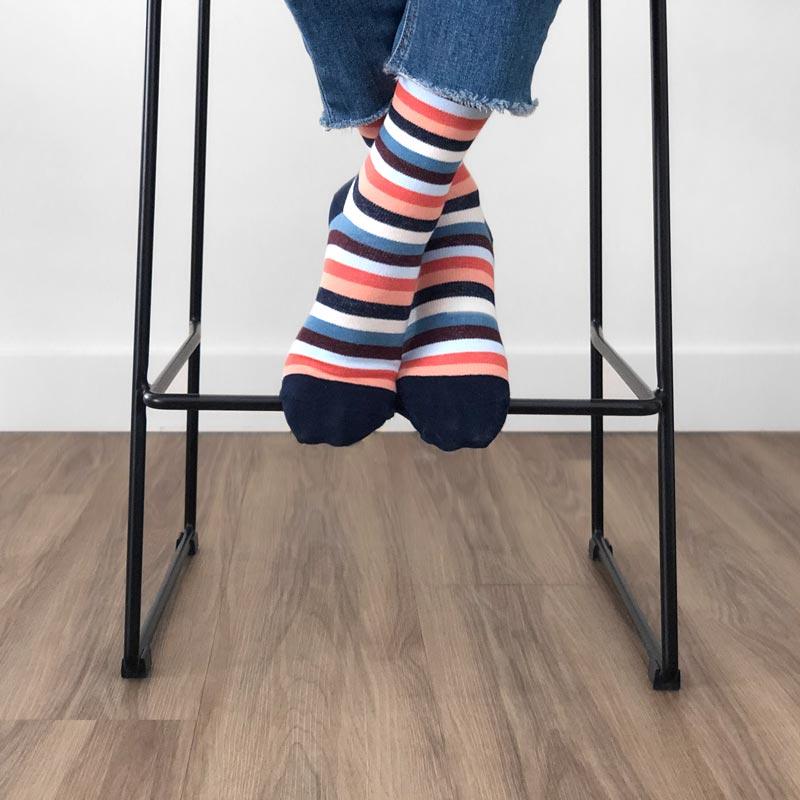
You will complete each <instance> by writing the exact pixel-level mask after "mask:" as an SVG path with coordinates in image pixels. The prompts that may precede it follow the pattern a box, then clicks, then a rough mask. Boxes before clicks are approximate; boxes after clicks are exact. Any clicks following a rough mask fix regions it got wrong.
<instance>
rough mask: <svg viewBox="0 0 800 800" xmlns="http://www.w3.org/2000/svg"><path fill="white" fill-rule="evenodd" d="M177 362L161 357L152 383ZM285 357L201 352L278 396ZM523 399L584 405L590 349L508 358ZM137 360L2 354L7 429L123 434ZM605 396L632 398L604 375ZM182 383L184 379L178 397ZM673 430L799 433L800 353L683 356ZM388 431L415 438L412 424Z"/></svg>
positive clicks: (224, 423) (565, 425) (279, 420)
mask: <svg viewBox="0 0 800 800" xmlns="http://www.w3.org/2000/svg"><path fill="white" fill-rule="evenodd" d="M619 349H620V351H621V352H622V353H623V354H624V356H625V357H626V358H628V359H629V361H630V363H631V364H632V366H634V368H636V369H638V370H640V374H641V375H642V376H643V377H644V378H645V379H646V380H649V381H652V380H653V375H654V367H653V356H652V349H651V348H645V347H639V346H637V347H631V348H624V347H620V348H619ZM169 355H170V353H168V352H167V351H165V350H157V351H155V352H154V353H153V356H152V358H151V363H152V364H153V367H154V370H153V371H152V372H151V375H153V374H155V371H157V370H158V369H159V368H160V366H161V365H162V364H163V362H164V361H165V360H166V358H168V357H169ZM282 361H283V353H282V352H277V351H269V350H257V349H255V348H254V349H241V350H222V349H216V350H215V349H213V348H207V349H205V350H204V351H203V382H202V383H203V391H214V392H222V393H224V392H237V393H243V394H262V393H270V392H275V391H277V388H278V385H279V380H280V370H281V364H282ZM510 362H511V375H512V388H513V394H514V395H515V396H517V397H535V396H539V397H569V396H574V397H585V396H587V392H588V356H587V351H586V348H583V347H581V348H579V347H564V348H549V349H548V348H542V349H513V348H512V349H511V350H510ZM130 368H131V357H130V353H129V352H126V351H121V350H114V351H110V350H109V351H104V350H94V351H87V350H70V349H64V350H60V351H56V350H52V349H51V350H44V349H41V350H37V349H31V350H22V349H19V350H5V351H0V430H6V431H20V430H31V431H42V430H75V431H82V430H86V431H124V430H127V428H128V424H129V414H130V396H129V395H130V388H129V386H130ZM606 375H607V381H606V383H607V392H606V394H607V396H610V397H626V396H628V395H627V393H626V391H625V388H624V387H623V386H622V385H621V384H620V382H619V380H618V379H617V378H616V376H614V375H613V374H612V373H610V372H609V371H608V370H607V371H606ZM183 384H184V378H183V376H182V375H181V376H179V377H178V378H177V379H176V381H175V384H174V386H173V388H174V389H175V390H176V391H177V390H180V388H179V387H182V386H183ZM675 386H676V403H675V407H676V424H677V427H678V429H679V430H683V431H699V430H706V431H711V430H798V429H800V403H798V400H797V397H798V389H800V347H780V346H775V347H759V348H730V349H727V348H680V347H678V348H676V352H675ZM183 424H184V416H183V414H181V413H180V412H169V411H164V412H153V413H151V414H150V416H149V425H150V429H151V430H180V429H181V428H182V426H183ZM201 426H202V428H203V429H204V430H226V431H233V430H269V431H278V430H286V426H285V422H284V420H283V416H282V415H281V414H274V413H272V414H263V413H244V412H237V413H223V412H205V413H204V414H202V415H201ZM586 427H587V420H586V419H584V418H580V417H531V416H525V417H510V418H509V421H508V423H507V429H508V430H557V431H572V430H586ZM607 427H608V429H609V430H652V429H653V428H654V421H653V419H651V418H646V419H609V420H607ZM386 430H410V426H409V425H408V423H407V422H406V421H405V420H402V419H396V420H392V421H390V422H389V423H388V424H387V426H386Z"/></svg>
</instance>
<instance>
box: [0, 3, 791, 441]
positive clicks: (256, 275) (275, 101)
mask: <svg viewBox="0 0 800 800" xmlns="http://www.w3.org/2000/svg"><path fill="white" fill-rule="evenodd" d="M212 5H213V9H214V10H213V30H212V56H211V57H212V65H211V66H212V76H211V95H210V112H211V118H210V127H209V161H208V170H209V171H208V215H207V244H206V263H207V269H206V281H205V297H206V302H205V314H204V323H203V334H204V356H205V367H204V369H205V373H204V387H203V388H204V389H206V390H220V391H225V390H226V389H228V390H231V391H233V390H237V391H249V392H264V393H267V392H271V391H275V390H276V389H277V387H278V383H279V376H280V365H281V361H282V357H283V353H284V351H285V349H286V347H287V346H288V344H289V343H290V341H291V339H292V338H293V336H294V334H295V332H296V329H297V327H298V326H299V324H300V323H301V321H302V319H303V318H304V316H305V314H306V312H307V310H308V307H309V304H310V302H311V300H312V298H313V294H314V292H315V288H316V285H317V281H318V278H319V272H320V257H321V252H322V248H323V242H324V236H325V220H326V206H327V201H328V196H329V195H330V193H331V192H332V190H333V189H334V188H336V187H337V186H339V184H340V183H341V182H343V181H344V180H345V179H346V178H347V177H349V176H350V175H351V174H352V173H353V172H354V171H355V169H356V168H357V165H358V162H359V160H360V158H361V155H362V146H361V144H360V142H359V141H358V140H357V138H356V137H355V135H353V134H351V133H348V132H332V133H324V132H323V131H322V130H321V129H320V128H319V127H318V126H317V124H316V119H317V116H318V112H319V109H318V106H319V103H318V98H317V90H316V84H315V80H314V76H313V73H312V70H311V67H310V64H309V63H308V61H307V57H306V54H305V52H304V50H303V47H302V45H301V42H300V38H299V35H298V34H297V32H296V30H295V28H294V26H293V22H292V20H291V17H290V15H289V13H288V11H287V10H286V9H285V8H284V6H283V4H282V3H280V2H277V1H276V0H272V2H267V0H237V1H236V2H233V1H232V0H227V1H226V2H214V3H212ZM647 5H648V4H647V3H645V2H643V0H607V2H606V3H605V7H606V14H605V42H606V49H605V97H606V106H605V113H606V126H605V136H606V176H607V178H606V192H605V195H606V196H605V202H606V229H605V235H606V239H605V259H606V287H607V303H606V320H607V322H606V326H605V327H606V330H607V332H608V334H609V336H610V337H611V339H612V341H613V342H614V344H615V345H616V346H617V347H618V348H619V349H620V350H621V351H622V352H623V353H624V354H626V355H628V356H629V357H630V359H631V361H632V362H633V363H634V364H635V365H637V366H638V367H639V368H641V370H642V372H643V373H644V374H645V376H647V377H648V378H649V377H652V375H653V372H654V369H653V366H652V364H653V359H652V357H651V355H650V354H651V349H652V345H653V323H652V308H653V302H652V267H651V264H652V256H651V250H652V241H651V229H650V225H651V207H650V203H651V200H650V152H649V147H650V138H649V137H650V132H649V72H648V70H649V52H648V20H647ZM668 5H669V10H670V56H671V91H672V95H671V101H672V143H673V151H672V156H673V211H674V219H673V223H674V246H673V251H674V290H675V343H676V370H677V390H678V399H677V418H678V424H679V426H680V427H681V428H683V429H715V428H717V429H718V428H756V429H758V428H778V429H780V428H797V427H800V411H798V403H797V401H796V396H797V393H798V389H800V332H798V325H797V324H796V318H797V311H796V309H797V303H798V298H800V292H799V291H798V290H800V277H798V267H799V266H800V257H799V256H798V253H800V226H799V225H798V217H799V216H800V153H798V138H797V130H798V123H800V51H799V50H798V48H797V46H796V38H797V31H798V30H800V4H798V3H797V2H794V0H770V2H768V3H765V2H763V0H727V1H726V2H723V1H722V0H704V1H703V2H698V0H670V2H669V4H668ZM585 6H586V3H585V0H564V3H563V6H562V9H561V11H560V12H559V16H558V18H557V20H556V22H555V24H554V27H553V29H552V33H551V37H550V40H549V41H548V43H547V45H546V47H545V51H544V54H543V56H542V59H541V61H540V64H539V67H538V69H537V74H536V78H535V81H534V89H535V93H536V94H537V95H538V96H539V97H540V98H541V107H540V109H539V110H538V111H537V112H536V114H535V115H534V117H533V118H532V119H527V120H519V119H514V118H507V117H495V118H494V119H493V120H492V121H491V123H490V125H489V126H488V129H487V130H486V132H485V134H484V135H483V136H482V138H481V140H480V141H479V143H478V144H477V146H476V147H475V148H474V151H473V153H472V154H471V156H470V166H471V168H472V171H473V172H474V173H475V175H476V177H477V178H478V180H479V182H480V184H481V187H482V196H483V199H484V205H485V210H486V213H487V216H488V218H489V221H490V224H491V225H492V228H493V231H494V233H495V237H496V240H497V259H498V304H499V308H500V314H501V322H502V325H503V333H504V336H505V339H506V343H507V345H508V349H509V352H510V356H511V367H512V382H513V388H514V390H515V394H517V395H533V394H536V395H550V396H553V395H559V396H563V395H566V394H576V395H583V394H585V392H586V391H587V383H588V382H587V372H588V362H587V358H586V352H587V343H586V342H587V304H588V291H587V280H586V279H587V266H586V264H587V230H586V227H587V226H586V220H587V199H586V197H587V179H586V173H587V164H586V160H587V130H586V124H587V112H586V106H587V99H586V71H587V64H586V14H585ZM0 10H2V18H3V25H2V28H0V428H5V429H62V428H64V429H65V428H69V429H97V428H101V429H124V428H125V427H126V425H127V418H128V413H129V412H128V406H129V397H128V393H129V371H130V343H131V338H132V303H133V286H134V264H135V246H136V241H135V234H136V199H137V181H138V148H139V126H140V112H141V77H142V56H143V41H144V1H143V0H135V2H134V0H125V2H122V1H121V0H116V1H115V2H110V1H109V0H82V2H80V3H63V2H55V0H26V2H25V3H12V2H11V0H2V2H0ZM163 32H164V49H163V60H162V107H161V137H160V142H159V146H160V163H159V166H160V173H159V184H158V221H157V236H156V239H157V241H156V259H155V275H156V277H155V301H154V316H153V350H154V363H153V367H154V369H155V370H157V369H158V368H159V362H160V361H161V360H162V358H163V357H164V356H166V355H167V354H168V353H169V351H171V350H172V349H174V346H175V345H176V344H177V343H178V342H179V341H180V339H181V338H182V337H183V335H184V333H185V329H186V323H185V318H186V313H187V300H186V292H187V283H188V244H189V227H190V198H191V167H192V151H191V142H192V122H193V87H194V79H193V71H194V53H193V47H194V40H195V3H193V2H189V0H172V1H171V2H168V3H165V4H164V24H163ZM90 391H91V393H92V395H93V396H94V397H97V396H98V395H99V396H100V397H102V401H103V405H102V407H97V406H96V405H93V404H92V403H91V402H90V400H89V392H90ZM180 422H181V415H175V414H168V413H163V414H160V415H154V417H153V423H154V425H155V427H169V426H175V425H177V424H179V423H180ZM206 424H207V426H209V427H224V426H227V427H248V428H251V427H277V426H282V424H283V421H282V418H281V417H280V416H278V415H250V416H247V415H233V416H231V415H228V416H224V417H223V416H221V415H218V416H213V415H209V416H208V417H207V419H206ZM582 424H583V421H582V420H575V419H550V420H545V419H528V420H521V419H516V420H513V422H512V423H511V425H512V426H514V427H519V426H521V425H526V426H527V427H536V428H543V427H559V428H568V427H575V426H580V425H582ZM621 424H622V425H623V426H624V427H626V428H630V427H631V426H632V425H636V424H639V423H632V422H629V421H628V422H624V421H623V422H622V423H621ZM647 424H650V423H649V421H648V422H647ZM401 427H402V426H401Z"/></svg>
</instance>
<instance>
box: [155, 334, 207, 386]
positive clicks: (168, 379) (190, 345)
mask: <svg viewBox="0 0 800 800" xmlns="http://www.w3.org/2000/svg"><path fill="white" fill-rule="evenodd" d="M199 345H200V323H199V322H191V323H189V335H188V336H187V337H186V338H185V339H184V340H183V342H182V343H181V346H180V347H179V348H178V350H177V351H176V353H175V355H174V356H172V358H171V359H170V360H169V361H168V362H167V364H166V366H165V367H164V369H162V370H161V372H159V373H158V376H157V377H156V379H155V380H154V381H153V382H152V383H151V384H150V386H149V387H148V388H147V390H146V391H149V392H152V393H153V394H163V393H164V392H166V391H167V389H169V387H170V386H171V385H172V381H174V380H175V376H176V375H177V374H178V373H179V372H180V371H181V368H182V367H183V365H184V364H185V363H186V362H187V361H188V360H189V358H191V355H192V353H194V351H195V350H197V348H198V346H199Z"/></svg>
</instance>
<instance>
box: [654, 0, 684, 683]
mask: <svg viewBox="0 0 800 800" xmlns="http://www.w3.org/2000/svg"><path fill="white" fill-rule="evenodd" d="M650 24H651V48H652V53H651V58H652V82H653V85H652V101H653V220H654V246H655V286H656V292H655V301H656V374H657V380H658V387H659V391H660V397H661V412H660V413H659V416H658V489H659V491H658V506H659V544H660V547H659V557H660V558H659V560H660V585H661V664H660V665H659V666H656V667H654V668H653V669H652V672H653V675H652V678H653V686H654V688H656V689H677V688H679V686H680V670H679V669H678V599H677V598H678V586H677V571H676V560H677V559H676V545H675V421H674V411H673V379H672V278H671V271H672V270H671V250H670V187H669V112H668V103H667V11H666V0H651V2H650Z"/></svg>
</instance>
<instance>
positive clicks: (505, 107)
mask: <svg viewBox="0 0 800 800" xmlns="http://www.w3.org/2000/svg"><path fill="white" fill-rule="evenodd" d="M383 71H384V72H386V73H387V74H388V75H394V76H395V77H403V78H407V79H408V80H411V81H414V82H415V83H418V84H420V85H421V86H424V87H425V88H426V89H430V91H432V92H433V93H434V94H437V95H439V97H444V98H445V99H446V100H452V101H453V102H454V103H458V104H459V105H462V106H466V107H467V108H474V109H477V110H478V111H483V112H484V113H486V114H488V113H490V112H492V111H500V112H504V111H507V112H508V113H509V114H512V115H513V116H515V117H527V116H530V115H531V114H533V112H534V111H535V110H536V108H537V106H538V105H539V100H538V99H537V98H534V99H532V100H529V101H525V100H506V99H504V98H500V97H485V96H480V95H477V94H475V93H474V92H470V91H468V90H466V89H452V88H450V87H447V86H439V85H438V84H436V83H434V82H432V81H429V80H427V79H426V78H423V77H421V76H420V75H415V74H413V73H411V72H409V71H407V70H406V69H405V68H404V67H403V66H402V65H400V64H399V63H397V62H396V61H394V60H393V59H391V58H390V59H389V60H388V61H387V62H386V65H385V66H384V68H383Z"/></svg>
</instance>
